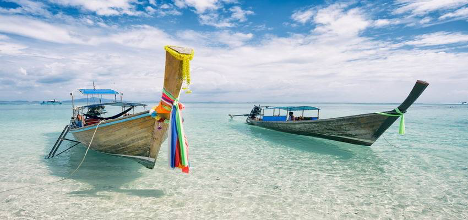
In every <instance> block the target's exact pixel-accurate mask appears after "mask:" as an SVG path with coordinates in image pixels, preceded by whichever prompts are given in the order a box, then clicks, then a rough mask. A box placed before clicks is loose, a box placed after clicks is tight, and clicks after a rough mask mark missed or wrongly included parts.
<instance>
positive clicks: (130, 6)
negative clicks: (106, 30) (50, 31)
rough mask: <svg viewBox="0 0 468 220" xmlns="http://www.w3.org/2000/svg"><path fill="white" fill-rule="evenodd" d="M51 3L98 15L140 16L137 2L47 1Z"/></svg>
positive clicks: (119, 0) (126, 0)
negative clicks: (136, 6)
mask: <svg viewBox="0 0 468 220" xmlns="http://www.w3.org/2000/svg"><path fill="white" fill-rule="evenodd" d="M49 1H51V2H53V3H56V4H60V5H65V6H73V7H80V8H82V9H84V10H87V11H92V12H95V13H96V14H98V15H105V16H110V15H122V14H127V15H140V14H141V12H138V11H137V10H136V8H135V4H136V3H137V2H138V1H137V0H49Z"/></svg>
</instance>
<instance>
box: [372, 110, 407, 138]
mask: <svg viewBox="0 0 468 220" xmlns="http://www.w3.org/2000/svg"><path fill="white" fill-rule="evenodd" d="M395 112H396V113H395V114H388V113H385V112H376V113H377V114H379V115H385V116H389V117H400V128H399V133H400V134H405V115H404V113H403V112H401V111H400V109H398V108H395Z"/></svg>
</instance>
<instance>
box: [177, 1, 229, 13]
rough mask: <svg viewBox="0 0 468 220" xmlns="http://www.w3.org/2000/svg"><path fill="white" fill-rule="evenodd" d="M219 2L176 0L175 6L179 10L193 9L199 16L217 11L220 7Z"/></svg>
mask: <svg viewBox="0 0 468 220" xmlns="http://www.w3.org/2000/svg"><path fill="white" fill-rule="evenodd" d="M219 2H220V1H218V0H174V4H175V5H176V6H177V7H179V8H185V7H193V8H195V10H196V12H197V13H198V14H202V13H205V11H206V10H216V9H218V8H219V7H220V5H219Z"/></svg>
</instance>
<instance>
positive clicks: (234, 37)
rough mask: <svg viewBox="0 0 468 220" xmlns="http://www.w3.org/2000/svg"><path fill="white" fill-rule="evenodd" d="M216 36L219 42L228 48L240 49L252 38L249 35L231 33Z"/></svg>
mask: <svg viewBox="0 0 468 220" xmlns="http://www.w3.org/2000/svg"><path fill="white" fill-rule="evenodd" d="M217 35H218V36H217V38H218V41H219V42H221V43H223V44H226V45H229V46H230V47H240V46H242V45H244V44H245V42H246V41H248V40H250V39H252V37H253V34H251V33H248V34H244V33H231V32H228V31H224V32H221V33H219V34H217Z"/></svg>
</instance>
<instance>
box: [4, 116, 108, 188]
mask: <svg viewBox="0 0 468 220" xmlns="http://www.w3.org/2000/svg"><path fill="white" fill-rule="evenodd" d="M103 121H105V120H101V121H99V123H98V124H97V125H96V129H95V130H94V133H93V136H92V137H91V141H90V142H89V145H88V148H87V149H86V152H85V154H84V156H83V159H81V162H80V164H79V165H78V167H76V169H75V170H73V172H71V173H70V175H68V176H67V177H62V179H59V180H56V181H52V182H48V183H40V184H31V185H28V186H22V187H17V188H13V189H7V190H4V191H1V192H0V194H1V193H5V192H10V191H13V190H18V189H24V188H28V187H35V186H42V185H49V184H52V183H58V182H62V181H64V180H67V179H70V177H71V176H73V174H74V173H75V172H76V171H78V169H79V168H80V167H81V165H82V164H83V162H84V160H85V158H86V155H88V151H89V148H90V147H91V144H92V143H93V140H94V136H95V135H96V131H97V129H98V127H99V125H100V124H101V123H102V122H103Z"/></svg>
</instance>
